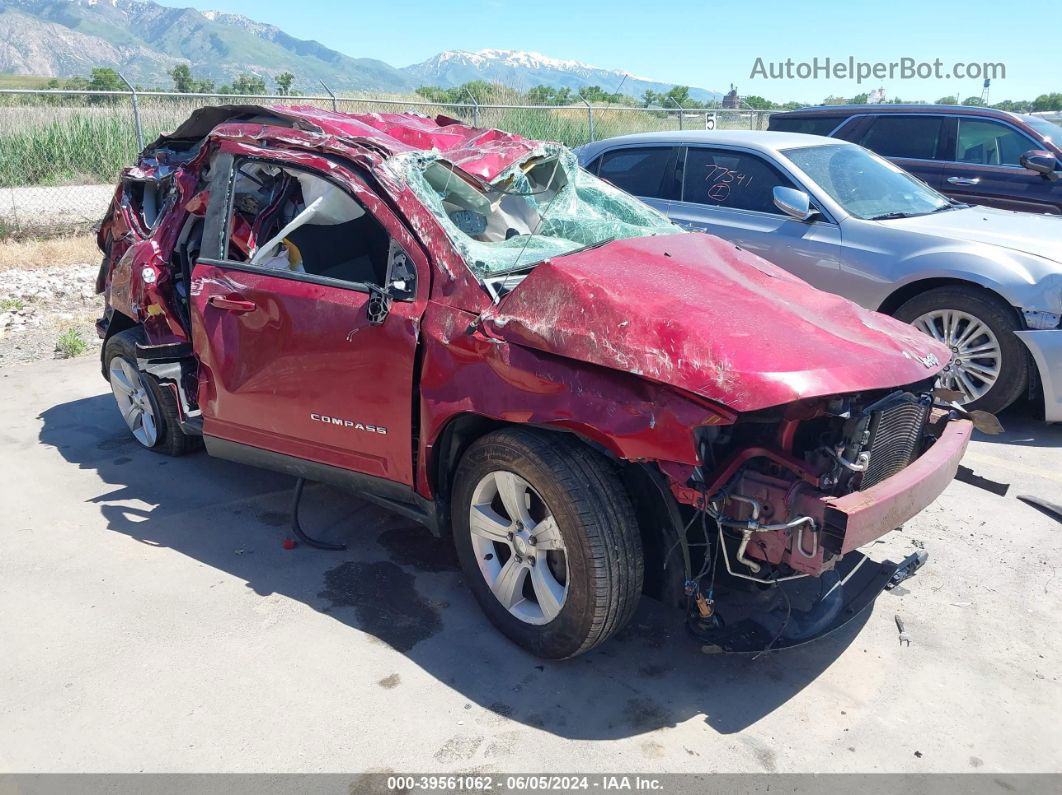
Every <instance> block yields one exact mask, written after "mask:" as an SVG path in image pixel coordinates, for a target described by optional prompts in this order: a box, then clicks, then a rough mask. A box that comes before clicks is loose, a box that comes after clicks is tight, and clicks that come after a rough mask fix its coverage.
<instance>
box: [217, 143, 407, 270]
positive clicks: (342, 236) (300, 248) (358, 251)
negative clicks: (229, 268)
mask: <svg viewBox="0 0 1062 795" xmlns="http://www.w3.org/2000/svg"><path fill="white" fill-rule="evenodd" d="M390 244H391V241H390V236H389V235H388V233H387V230H386V229H384V227H383V225H381V224H380V222H379V221H377V220H376V218H374V217H373V216H372V214H371V213H368V212H366V211H365V208H364V207H362V206H361V204H359V203H358V202H357V201H356V200H355V199H354V197H353V196H351V195H350V194H349V193H348V192H347V191H345V190H344V189H343V188H341V187H339V186H338V185H336V184H335V183H333V182H331V181H330V180H327V179H325V178H324V177H321V176H318V175H316V174H313V173H311V172H309V171H306V170H303V169H296V168H290V167H287V166H280V165H277V164H275V163H269V162H265V161H257V160H243V161H241V162H240V163H239V164H238V165H237V169H236V178H235V184H234V186H233V197H232V209H231V212H230V216H229V237H228V258H229V259H231V260H234V261H236V262H246V263H247V264H249V265H256V266H258V267H261V268H265V269H269V270H277V271H287V272H290V273H306V274H312V275H315V276H324V277H328V278H330V279H338V280H340V281H344V282H351V283H357V284H375V285H378V286H382V285H383V284H384V283H385V280H386V276H387V265H388V262H389V259H390Z"/></svg>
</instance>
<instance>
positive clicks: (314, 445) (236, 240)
mask: <svg viewBox="0 0 1062 795" xmlns="http://www.w3.org/2000/svg"><path fill="white" fill-rule="evenodd" d="M241 151H242V152H246V151H247V148H246V147H244V148H243V149H242V150H241ZM278 158H282V155H278V153H275V152H264V151H263V152H260V153H259V154H258V155H251V156H247V155H240V156H235V157H234V156H233V155H232V154H226V153H222V154H219V155H218V156H216V159H215V162H214V164H213V166H212V169H211V173H212V180H211V181H212V185H211V195H210V208H209V211H208V214H207V219H208V220H207V228H206V229H205V231H204V244H203V251H202V255H201V257H200V259H199V260H198V261H197V263H196V265H195V268H194V270H193V273H192V289H191V314H192V338H193V346H194V350H195V353H196V354H197V356H198V358H199V361H200V376H199V379H200V384H199V405H200V408H201V409H202V412H203V432H204V435H205V437H206V439H207V444H208V447H210V445H211V443H212V442H213V441H215V440H221V443H222V444H225V443H227V444H228V445H233V444H235V445H241V446H245V447H248V448H256V449H257V450H258V451H263V452H264V454H266V455H268V454H269V453H273V454H278V455H279V456H281V457H292V458H296V459H304V460H307V461H312V462H317V463H320V464H323V465H326V466H327V467H339V468H342V469H346V470H353V471H356V472H359V473H365V474H368V475H372V476H375V477H379V478H385V479H387V480H390V481H395V482H398V483H401V484H405V485H410V486H411V485H412V484H413V467H412V428H411V422H412V420H411V418H412V399H413V370H414V366H415V351H416V346H417V327H418V324H419V320H420V316H421V314H422V313H423V311H424V306H425V303H426V295H427V286H428V279H427V273H428V270H427V260H426V257H425V256H424V253H423V251H422V250H421V249H420V247H419V246H418V245H417V243H416V242H415V241H414V240H413V238H412V236H411V235H410V234H409V233H408V231H407V230H406V229H405V227H404V226H403V225H402V224H401V223H400V221H399V220H398V218H397V217H395V215H394V214H393V213H391V211H390V210H389V209H388V208H387V206H386V205H384V203H383V202H382V201H381V200H380V199H379V198H378V197H376V196H375V195H374V194H373V193H372V191H371V190H370V189H369V188H368V186H367V185H366V184H365V183H364V182H362V181H361V180H360V179H359V178H358V177H357V176H356V175H355V174H354V173H352V172H350V171H346V170H344V169H340V168H333V169H331V170H330V171H329V172H328V176H325V174H323V173H320V172H314V171H313V170H311V169H308V168H306V167H304V166H301V165H300V166H295V165H293V164H291V163H288V162H285V161H284V160H283V159H278ZM247 174H252V175H254V174H257V178H258V181H259V183H262V185H258V186H257V187H256V186H255V182H254V181H253V180H250V179H248V178H247V176H246V175H247ZM278 179H288V181H289V184H287V186H286V187H284V188H283V190H287V191H288V192H289V193H290V196H288V197H287V199H285V201H286V202H287V204H285V202H282V201H280V200H279V199H284V198H285V196H284V195H281V196H280V197H279V199H278V197H277V196H276V195H274V194H276V193H277V191H280V190H281V188H278V187H277V185H276V184H275V182H276V180H278ZM266 188H268V189H269V190H266ZM351 188H355V189H356V190H357V194H356V195H357V198H355V194H354V193H353V191H352V190H351ZM252 189H254V190H257V193H256V194H255V196H254V199H253V200H252V199H251V198H248V195H247V194H250V193H252V192H253V190H252ZM329 189H335V190H339V191H342V194H341V199H342V200H341V201H339V202H338V203H336V202H333V203H334V204H337V206H341V212H340V213H338V215H339V216H342V217H337V213H336V212H333V213H332V214H331V217H328V218H325V219H324V221H327V222H329V223H325V222H323V221H322V219H321V218H319V217H311V218H310V221H311V222H308V223H304V224H303V225H302V226H300V227H298V228H296V229H294V230H291V231H289V232H287V234H286V237H285V242H284V243H282V244H278V245H277V246H276V247H272V248H271V249H270V254H271V256H268V257H266V258H265V259H263V260H262V261H257V262H256V261H254V255H255V253H256V249H255V245H256V244H258V245H261V246H266V245H267V241H268V240H269V239H271V238H270V235H271V234H272V233H273V232H275V231H276V230H277V228H278V226H279V227H281V230H280V231H282V232H283V229H284V224H285V223H290V220H289V219H290V218H291V216H292V215H294V214H296V213H297V212H298V211H299V208H300V202H301V201H302V199H301V194H302V192H304V191H305V192H307V193H310V194H312V193H313V192H314V191H318V192H320V191H321V190H325V191H328V190H329ZM241 191H243V193H241ZM263 197H264V198H263ZM256 202H257V203H256ZM270 202H271V203H270ZM344 202H346V203H347V204H344ZM278 205H279V206H278ZM267 210H268V211H269V212H273V213H276V215H277V217H276V218H275V219H267V218H263V217H262V214H263V213H266V212H267ZM344 214H345V215H344ZM348 216H349V217H350V218H349V220H345V219H346V218H347V217H348ZM336 221H338V223H331V222H336ZM256 225H257V229H256V228H255V227H256ZM256 235H257V237H255V236H256ZM293 252H294V253H293ZM296 259H298V260H299V262H298V263H297V264H296V263H295V260H296ZM281 261H282V262H283V264H281V265H278V262H281ZM267 263H268V264H267ZM384 288H388V289H390V290H391V291H392V292H393V293H396V294H395V297H394V301H393V303H392V304H391V306H390V311H388V312H387V313H386V315H384V316H382V317H381V316H380V313H379V311H377V310H379V309H380V306H381V304H382V303H383V302H381V301H380V300H379V297H380V296H381V291H382V290H383V289H384ZM370 304H371V306H370ZM370 309H372V310H374V311H370ZM219 449H220V448H219ZM244 452H245V453H246V452H247V451H244ZM252 452H253V451H252ZM265 465H269V464H265ZM282 468H283V467H282ZM288 468H289V469H290V468H291V467H290V466H288Z"/></svg>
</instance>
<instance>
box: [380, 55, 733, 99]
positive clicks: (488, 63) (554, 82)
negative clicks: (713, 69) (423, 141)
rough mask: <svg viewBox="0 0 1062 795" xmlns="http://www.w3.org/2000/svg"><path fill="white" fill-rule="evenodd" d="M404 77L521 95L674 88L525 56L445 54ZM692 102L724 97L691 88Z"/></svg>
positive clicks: (586, 66)
mask: <svg viewBox="0 0 1062 795" xmlns="http://www.w3.org/2000/svg"><path fill="white" fill-rule="evenodd" d="M401 71H403V72H405V73H407V74H409V75H410V76H411V77H412V78H413V79H414V82H417V83H420V84H424V85H435V86H442V87H444V88H449V87H452V86H459V85H461V84H462V83H467V82H468V81H470V80H487V81H489V82H494V83H502V84H504V85H507V86H511V87H513V88H516V89H519V90H521V91H526V90H527V89H529V88H532V87H534V86H538V85H546V86H551V87H553V88H570V89H572V90H573V91H578V90H579V89H580V88H582V87H584V86H595V85H596V86H600V87H601V88H602V89H604V90H605V91H609V92H613V91H616V90H617V87H619V88H618V90H619V91H620V92H621V93H623V94H627V95H628V96H632V97H640V96H641V95H642V94H643V93H645V91H646V90H652V91H667V90H668V89H670V88H671V87H672V86H673V85H674V83H667V82H664V81H662V80H657V79H652V78H648V77H638V76H636V75H630V74H627V73H626V72H624V71H622V70H620V69H604V68H602V67H599V66H591V65H590V64H585V63H582V62H580V61H566V60H561V59H559V58H551V57H549V56H548V55H542V54H541V53H537V52H525V51H521V50H492V49H487V50H479V51H478V52H465V51H463V50H447V51H446V52H442V53H439V54H438V55H436V56H434V57H432V58H429V59H428V60H426V61H424V62H422V63H418V64H413V65H412V66H406V67H404V68H403V69H402V70H401ZM625 76H626V79H624V77H625ZM690 96H691V97H692V98H694V99H697V100H702V101H708V100H718V99H720V98H721V97H722V94H720V93H719V92H718V91H711V90H708V89H704V88H693V87H691V88H690Z"/></svg>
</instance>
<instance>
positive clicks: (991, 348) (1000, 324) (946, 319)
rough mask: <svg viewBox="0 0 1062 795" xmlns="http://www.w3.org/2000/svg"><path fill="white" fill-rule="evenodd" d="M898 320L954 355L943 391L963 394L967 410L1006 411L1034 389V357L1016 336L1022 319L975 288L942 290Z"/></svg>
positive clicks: (914, 303)
mask: <svg viewBox="0 0 1062 795" xmlns="http://www.w3.org/2000/svg"><path fill="white" fill-rule="evenodd" d="M896 317H897V318H898V319H899V320H904V321H906V322H908V323H911V324H912V325H914V327H915V328H917V329H919V330H920V331H922V332H924V333H926V334H928V335H929V336H931V337H933V338H934V339H936V340H937V341H938V342H940V343H942V344H944V345H947V346H948V347H949V348H950V349H951V353H952V360H951V361H950V362H949V363H948V364H947V365H946V366H945V368H944V370H943V371H942V372H941V374H940V386H942V387H945V388H947V389H955V390H958V391H959V392H961V393H962V394H963V398H962V400H960V401H959V403H961V404H962V405H963V406H965V407H966V408H968V409H981V410H983V411H990V412H996V411H1002V410H1003V409H1005V408H1006V407H1007V406H1009V405H1010V404H1011V403H1013V402H1014V401H1015V400H1017V398H1018V396H1019V395H1021V393H1022V391H1023V390H1024V389H1025V387H1026V385H1027V384H1028V380H1029V363H1028V357H1027V356H1026V353H1025V349H1024V346H1023V345H1022V344H1021V341H1020V340H1019V339H1018V338H1017V337H1016V336H1014V332H1015V331H1016V330H1017V329H1018V319H1017V316H1016V314H1015V312H1014V310H1013V309H1012V308H1011V307H1009V306H1007V305H1006V304H1005V303H1004V302H1003V301H1001V300H1000V299H998V298H996V297H995V296H994V295H991V294H990V293H987V292H985V291H983V290H978V289H976V288H974V287H963V286H948V287H937V288H936V289H933V290H928V291H926V292H925V293H922V294H921V295H918V296H915V297H914V298H912V299H910V300H909V301H907V302H906V303H905V304H903V306H901V307H900V308H899V309H898V310H897V311H896Z"/></svg>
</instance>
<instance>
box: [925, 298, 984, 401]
mask: <svg viewBox="0 0 1062 795" xmlns="http://www.w3.org/2000/svg"><path fill="white" fill-rule="evenodd" d="M914 326H915V328H917V329H918V330H919V331H922V332H924V333H925V334H928V335H929V336H931V337H933V338H934V339H936V340H937V341H938V342H941V343H943V344H944V345H947V346H948V347H949V348H950V349H951V355H952V359H951V361H950V362H948V364H946V365H945V366H944V369H943V370H942V371H941V372H940V385H941V386H943V387H945V388H947V389H956V390H958V391H959V392H962V394H963V400H962V403H963V404H966V403H972V402H973V401H975V400H977V399H978V398H980V397H982V396H984V395H985V394H987V393H988V391H989V390H990V389H991V388H992V387H993V386H995V385H996V381H998V380H999V373H1000V369H1001V366H1002V364H1003V351H1002V349H1001V348H1000V345H999V340H998V339H997V338H996V335H995V334H994V333H992V329H990V328H989V327H988V325H987V324H985V323H984V322H982V321H981V320H979V319H978V318H976V317H975V316H973V315H971V314H968V313H966V312H960V311H959V310H956V309H938V310H934V311H933V312H926V313H925V314H924V315H920V316H919V317H917V318H915V319H914Z"/></svg>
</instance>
